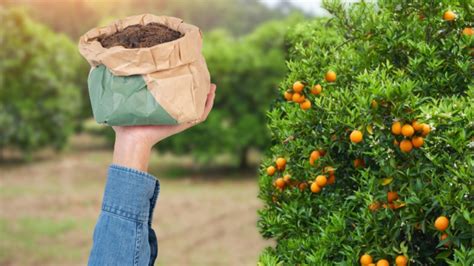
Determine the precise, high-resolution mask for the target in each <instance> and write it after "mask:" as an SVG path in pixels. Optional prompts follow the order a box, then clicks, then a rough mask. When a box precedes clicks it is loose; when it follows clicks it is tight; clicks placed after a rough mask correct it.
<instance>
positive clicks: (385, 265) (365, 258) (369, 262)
mask: <svg viewBox="0 0 474 266" xmlns="http://www.w3.org/2000/svg"><path fill="white" fill-rule="evenodd" d="M395 264H396V265H397V266H406V265H407V264H408V258H407V257H406V256H404V255H398V256H397V257H396V258H395ZM360 265H362V266H390V263H389V262H388V260H386V259H380V260H378V261H377V264H375V263H373V259H372V256H370V255H369V254H367V253H365V254H364V255H362V256H361V257H360Z"/></svg>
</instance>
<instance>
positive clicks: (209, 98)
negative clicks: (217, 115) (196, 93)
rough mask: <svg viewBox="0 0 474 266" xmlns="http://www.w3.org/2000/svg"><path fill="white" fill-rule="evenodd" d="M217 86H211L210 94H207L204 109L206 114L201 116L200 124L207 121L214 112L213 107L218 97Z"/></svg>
mask: <svg viewBox="0 0 474 266" xmlns="http://www.w3.org/2000/svg"><path fill="white" fill-rule="evenodd" d="M216 89H217V86H216V84H211V89H210V91H209V94H207V100H206V106H205V107H204V113H203V114H202V116H201V119H200V122H202V121H204V120H206V119H207V116H208V115H209V113H210V112H211V110H212V106H213V105H214V99H215V97H216Z"/></svg>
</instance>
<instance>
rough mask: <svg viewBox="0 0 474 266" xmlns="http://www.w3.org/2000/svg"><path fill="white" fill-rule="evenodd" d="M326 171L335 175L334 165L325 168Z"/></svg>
mask: <svg viewBox="0 0 474 266" xmlns="http://www.w3.org/2000/svg"><path fill="white" fill-rule="evenodd" d="M323 172H324V173H328V174H329V175H334V168H332V166H326V167H324V169H323Z"/></svg>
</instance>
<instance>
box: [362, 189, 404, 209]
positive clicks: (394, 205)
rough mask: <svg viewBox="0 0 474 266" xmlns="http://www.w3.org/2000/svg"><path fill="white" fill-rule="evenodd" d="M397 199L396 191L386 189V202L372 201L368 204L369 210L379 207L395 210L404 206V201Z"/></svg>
mask: <svg viewBox="0 0 474 266" xmlns="http://www.w3.org/2000/svg"><path fill="white" fill-rule="evenodd" d="M398 199H399V196H398V192H396V191H388V192H387V203H383V204H382V203H380V202H378V201H377V202H374V203H372V204H370V205H369V210H371V211H373V212H375V211H377V210H378V209H380V208H381V207H383V208H385V209H386V208H390V209H392V210H396V209H399V208H402V207H404V206H405V203H404V202H398V201H397V200H398Z"/></svg>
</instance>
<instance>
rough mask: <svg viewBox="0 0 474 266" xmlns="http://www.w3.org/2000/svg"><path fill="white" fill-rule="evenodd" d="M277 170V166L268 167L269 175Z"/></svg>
mask: <svg viewBox="0 0 474 266" xmlns="http://www.w3.org/2000/svg"><path fill="white" fill-rule="evenodd" d="M275 171H276V168H275V166H269V167H268V168H267V174H268V175H269V176H272V175H274V174H275Z"/></svg>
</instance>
